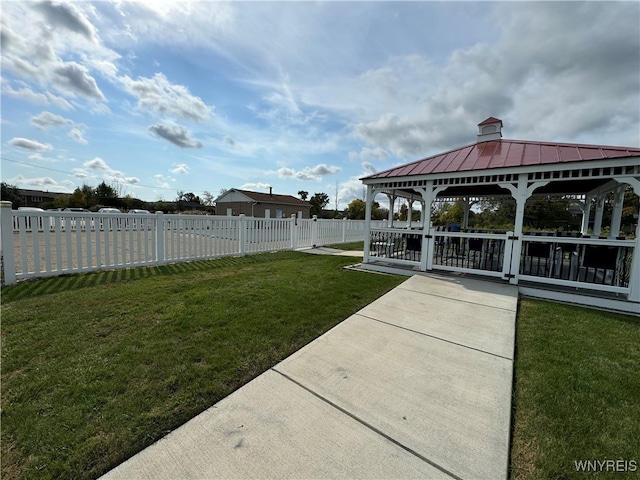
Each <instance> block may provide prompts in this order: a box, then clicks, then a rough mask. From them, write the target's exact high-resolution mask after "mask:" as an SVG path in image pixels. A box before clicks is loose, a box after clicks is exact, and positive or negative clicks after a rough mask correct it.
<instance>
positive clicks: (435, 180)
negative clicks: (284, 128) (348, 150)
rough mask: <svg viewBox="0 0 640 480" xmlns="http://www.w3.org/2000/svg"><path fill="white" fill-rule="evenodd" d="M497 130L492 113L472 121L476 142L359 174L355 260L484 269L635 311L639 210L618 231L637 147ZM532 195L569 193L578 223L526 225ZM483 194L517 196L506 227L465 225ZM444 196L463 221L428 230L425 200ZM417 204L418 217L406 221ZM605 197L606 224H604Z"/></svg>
mask: <svg viewBox="0 0 640 480" xmlns="http://www.w3.org/2000/svg"><path fill="white" fill-rule="evenodd" d="M502 128H503V124H502V121H501V120H500V119H497V118H493V117H489V118H487V119H486V120H484V121H483V122H481V123H479V124H478V136H477V141H476V143H473V144H471V145H466V146H463V147H460V148H457V149H455V150H450V151H448V152H445V153H441V154H438V155H434V156H430V157H428V158H424V159H422V160H418V161H415V162H411V163H408V164H405V165H402V166H399V167H395V168H392V169H389V170H386V171H383V172H378V173H376V174H373V175H370V176H367V177H364V178H362V179H361V180H362V182H363V183H364V184H365V185H366V186H367V196H366V206H367V208H366V217H365V219H366V234H365V247H364V250H365V251H364V259H363V264H362V267H363V268H364V269H368V270H376V271H389V272H395V273H405V274H414V273H418V272H427V271H434V270H435V271H438V270H440V271H449V272H458V273H464V274H476V275H483V276H489V277H494V278H498V279H502V280H503V281H505V282H509V283H511V284H514V285H518V286H519V287H520V291H521V292H522V293H523V294H527V295H533V296H539V297H543V298H548V299H556V300H561V301H575V302H577V303H582V304H585V303H586V304H590V305H592V306H596V307H601V308H610V309H615V310H624V311H629V312H634V313H640V232H639V231H638V226H637V224H638V215H637V214H635V215H634V218H635V223H636V225H635V235H629V237H631V238H627V237H626V236H624V235H621V232H620V229H621V218H622V210H623V202H624V198H625V195H624V194H625V191H627V190H629V189H631V190H632V191H633V192H634V193H635V195H640V148H632V147H612V146H601V145H582V144H567V143H553V142H533V141H520V140H507V139H503V138H502ZM379 194H383V195H385V196H386V197H387V198H388V200H389V218H388V221H387V223H386V225H385V226H384V227H374V224H373V223H372V222H371V212H372V204H373V202H374V200H375V197H376V196H377V195H379ZM535 197H543V198H546V199H549V200H551V201H553V199H558V198H563V199H571V201H572V202H573V203H574V204H575V205H576V206H578V207H579V208H580V211H581V214H582V222H581V228H580V230H579V231H574V232H567V231H563V232H557V231H556V232H543V231H538V232H535V231H525V229H523V223H524V222H523V219H524V213H525V206H526V204H527V201H528V200H529V199H531V198H535ZM398 199H404V200H406V201H407V204H408V209H409V214H408V217H407V222H398V221H397V220H394V213H395V206H396V203H397V202H396V201H397V200H398ZM481 199H492V200H500V199H503V200H504V199H508V200H510V201H515V205H516V208H515V218H513V224H512V228H511V229H510V230H509V231H500V230H479V229H470V228H469V225H468V216H469V212H470V209H471V205H473V204H474V203H475V202H478V201H479V200H481ZM443 201H445V202H462V204H463V205H464V207H465V208H464V212H465V215H464V220H463V221H462V222H461V224H460V225H450V226H448V227H437V228H434V227H433V225H432V221H431V209H432V206H433V205H434V204H435V203H436V202H443ZM416 202H418V203H419V205H420V212H421V215H420V216H421V219H420V221H418V222H412V220H411V218H412V210H413V206H414V204H415V203H416ZM606 202H609V203H610V204H611V209H612V214H611V221H610V224H609V225H603V212H604V209H605V203H606ZM590 225H591V228H589V227H590ZM606 227H608V228H606ZM605 232H608V233H606V234H605ZM367 238H368V239H369V241H366V239H367Z"/></svg>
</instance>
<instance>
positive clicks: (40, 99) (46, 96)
mask: <svg viewBox="0 0 640 480" xmlns="http://www.w3.org/2000/svg"><path fill="white" fill-rule="evenodd" d="M2 93H3V94H7V95H9V96H11V97H15V98H21V99H23V100H27V101H28V102H31V103H35V104H39V105H55V106H56V107H58V108H62V109H63V110H71V109H73V106H72V105H71V104H70V103H69V102H67V101H66V100H65V99H64V98H62V97H60V96H57V95H54V94H52V93H50V92H44V93H37V92H34V91H33V90H32V89H30V88H27V87H24V88H21V89H19V90H15V89H14V88H13V87H11V85H7V86H6V87H5V86H3V89H2Z"/></svg>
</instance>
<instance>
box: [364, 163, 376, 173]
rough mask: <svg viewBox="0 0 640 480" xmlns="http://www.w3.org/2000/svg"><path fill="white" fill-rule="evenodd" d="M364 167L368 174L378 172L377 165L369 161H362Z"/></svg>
mask: <svg viewBox="0 0 640 480" xmlns="http://www.w3.org/2000/svg"><path fill="white" fill-rule="evenodd" d="M362 168H363V169H364V171H365V172H367V174H369V175H372V174H374V173H376V172H377V170H376V167H374V166H373V165H371V164H370V163H369V162H362Z"/></svg>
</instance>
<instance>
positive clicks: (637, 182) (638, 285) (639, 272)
mask: <svg viewBox="0 0 640 480" xmlns="http://www.w3.org/2000/svg"><path fill="white" fill-rule="evenodd" d="M625 183H627V184H628V185H630V186H631V188H632V189H633V192H634V193H635V194H636V195H638V196H640V178H634V177H629V178H628V179H625ZM627 299H628V300H630V301H632V302H638V303H640V209H638V223H637V224H636V244H635V245H634V247H633V258H632V259H631V272H629V296H628V297H627Z"/></svg>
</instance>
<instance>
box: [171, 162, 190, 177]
mask: <svg viewBox="0 0 640 480" xmlns="http://www.w3.org/2000/svg"><path fill="white" fill-rule="evenodd" d="M169 171H170V172H171V173H175V174H179V175H188V174H189V166H188V165H187V164H186V163H180V164H178V165H176V166H175V168H172V169H170V170H169Z"/></svg>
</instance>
